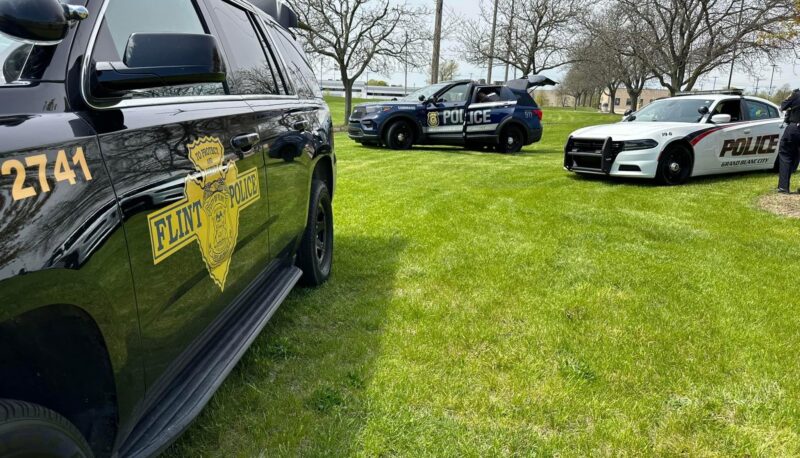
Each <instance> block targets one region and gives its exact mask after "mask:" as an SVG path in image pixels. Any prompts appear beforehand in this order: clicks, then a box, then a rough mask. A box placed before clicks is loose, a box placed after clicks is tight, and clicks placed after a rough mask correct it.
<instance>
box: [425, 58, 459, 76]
mask: <svg viewBox="0 0 800 458" xmlns="http://www.w3.org/2000/svg"><path fill="white" fill-rule="evenodd" d="M458 70H459V65H458V62H456V61H455V60H452V59H445V60H443V61H441V63H440V64H439V81H452V80H454V79H456V75H457V74H458ZM431 81H433V68H431Z"/></svg>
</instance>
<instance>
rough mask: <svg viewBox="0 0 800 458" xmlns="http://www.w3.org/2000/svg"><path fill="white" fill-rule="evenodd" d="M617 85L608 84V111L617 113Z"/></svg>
mask: <svg viewBox="0 0 800 458" xmlns="http://www.w3.org/2000/svg"><path fill="white" fill-rule="evenodd" d="M616 102H617V87H616V86H608V112H609V113H611V114H617V112H616V111H615V108H616V107H617V103H616Z"/></svg>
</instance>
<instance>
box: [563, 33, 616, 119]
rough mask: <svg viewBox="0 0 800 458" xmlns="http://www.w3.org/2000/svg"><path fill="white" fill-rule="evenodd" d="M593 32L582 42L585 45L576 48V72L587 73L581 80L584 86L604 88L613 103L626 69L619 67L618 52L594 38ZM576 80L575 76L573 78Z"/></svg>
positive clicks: (574, 54)
mask: <svg viewBox="0 0 800 458" xmlns="http://www.w3.org/2000/svg"><path fill="white" fill-rule="evenodd" d="M593 34H594V33H593V32H590V33H589V34H587V35H586V37H585V39H583V40H581V41H582V42H583V43H585V44H584V45H583V46H581V47H579V48H576V49H575V51H574V52H573V54H572V57H573V59H572V60H574V61H575V62H576V64H574V65H573V67H576V70H579V71H581V72H584V73H586V75H583V76H582V78H581V80H582V81H583V82H584V83H583V84H584V85H588V86H596V87H599V88H602V91H601V92H607V93H608V96H609V97H610V98H611V100H612V101H613V100H614V99H615V98H616V97H617V89H618V88H619V85H620V83H621V82H622V79H623V71H624V69H623V68H622V67H621V66H620V65H619V61H618V58H617V53H616V51H615V50H614V49H613V48H611V47H609V46H606V44H605V43H604V42H603V41H602V40H599V39H597V38H596V37H594V36H593ZM573 79H574V76H573ZM610 110H611V113H614V103H613V102H612V103H611V104H610Z"/></svg>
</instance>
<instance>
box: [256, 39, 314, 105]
mask: <svg viewBox="0 0 800 458" xmlns="http://www.w3.org/2000/svg"><path fill="white" fill-rule="evenodd" d="M269 29H270V32H271V33H272V36H273V39H274V41H275V44H276V45H277V48H278V51H279V52H280V53H281V56H282V57H283V64H284V65H285V67H286V75H285V76H286V78H287V79H288V80H289V81H290V82H291V83H289V84H293V85H294V88H295V90H296V91H297V95H298V96H300V98H305V99H314V98H318V99H319V98H322V91H321V90H320V88H319V83H318V82H317V78H316V76H314V71H313V70H311V66H310V65H309V64H308V61H307V60H306V56H305V53H304V52H303V50H302V49H301V48H300V45H299V44H297V42H296V41H295V39H294V38H293V37H292V36H290V35H289V32H287V31H285V30H283V29H281V28H278V27H269Z"/></svg>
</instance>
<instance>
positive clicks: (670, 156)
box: [656, 145, 692, 186]
mask: <svg viewBox="0 0 800 458" xmlns="http://www.w3.org/2000/svg"><path fill="white" fill-rule="evenodd" d="M691 174H692V153H691V152H690V151H689V150H688V149H687V148H686V147H685V146H682V145H675V146H671V147H669V148H668V149H667V150H666V151H664V152H663V153H662V154H661V159H659V161H658V171H657V172H656V180H657V181H658V182H659V183H661V184H663V185H667V186H675V185H679V184H682V183H684V182H686V180H688V179H689V177H690V176H691Z"/></svg>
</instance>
